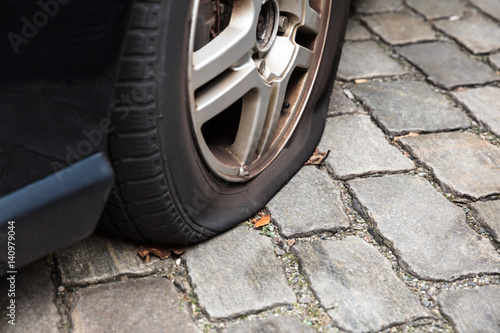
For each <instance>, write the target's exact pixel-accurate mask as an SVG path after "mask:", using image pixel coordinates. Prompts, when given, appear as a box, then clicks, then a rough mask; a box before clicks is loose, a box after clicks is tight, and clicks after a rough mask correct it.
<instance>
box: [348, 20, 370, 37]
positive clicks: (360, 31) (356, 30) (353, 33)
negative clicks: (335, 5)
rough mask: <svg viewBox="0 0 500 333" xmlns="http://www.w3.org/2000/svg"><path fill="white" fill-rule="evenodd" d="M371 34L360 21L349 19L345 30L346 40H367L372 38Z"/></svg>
mask: <svg viewBox="0 0 500 333" xmlns="http://www.w3.org/2000/svg"><path fill="white" fill-rule="evenodd" d="M370 38H371V35H370V33H369V32H368V30H366V28H365V27H363V26H362V25H361V24H360V23H359V22H358V21H355V20H353V19H349V21H347V29H346V32H345V40H366V39H370Z"/></svg>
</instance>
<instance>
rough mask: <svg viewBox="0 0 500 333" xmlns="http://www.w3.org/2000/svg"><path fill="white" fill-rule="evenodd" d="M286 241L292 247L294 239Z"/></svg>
mask: <svg viewBox="0 0 500 333" xmlns="http://www.w3.org/2000/svg"><path fill="white" fill-rule="evenodd" d="M286 243H287V244H288V246H290V247H292V246H294V245H295V239H289V240H288V242H286Z"/></svg>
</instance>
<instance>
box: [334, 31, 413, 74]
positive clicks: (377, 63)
mask: <svg viewBox="0 0 500 333" xmlns="http://www.w3.org/2000/svg"><path fill="white" fill-rule="evenodd" d="M406 73H407V70H405V69H404V68H403V67H402V66H401V65H400V64H398V63H397V62H396V61H394V60H393V59H391V58H390V57H389V56H388V55H387V54H386V53H384V51H382V49H381V48H379V47H378V45H377V43H376V42H374V41H365V42H347V43H345V44H344V49H343V51H342V58H341V59H340V65H339V70H338V73H337V76H338V77H339V78H341V79H343V80H354V79H361V78H372V77H380V76H394V75H403V74H406Z"/></svg>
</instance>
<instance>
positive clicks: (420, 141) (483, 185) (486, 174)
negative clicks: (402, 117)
mask: <svg viewBox="0 0 500 333" xmlns="http://www.w3.org/2000/svg"><path fill="white" fill-rule="evenodd" d="M400 142H401V143H403V144H404V145H405V146H407V147H408V148H409V149H410V150H411V151H412V152H413V154H414V155H415V156H416V157H417V158H418V159H419V160H421V161H422V162H423V163H425V164H426V165H428V166H429V167H430V168H431V169H432V171H433V173H434V175H435V177H436V178H437V180H438V181H439V183H440V184H441V186H442V187H443V188H444V189H445V190H446V191H450V192H452V193H455V194H457V195H459V196H468V197H471V198H473V199H479V198H482V197H487V196H489V195H493V194H498V193H500V148H498V147H496V146H494V145H492V144H490V143H489V142H487V141H485V140H482V139H480V138H479V137H478V136H476V135H474V134H472V133H460V132H452V133H437V134H428V135H421V136H416V137H406V138H402V139H401V140H400Z"/></svg>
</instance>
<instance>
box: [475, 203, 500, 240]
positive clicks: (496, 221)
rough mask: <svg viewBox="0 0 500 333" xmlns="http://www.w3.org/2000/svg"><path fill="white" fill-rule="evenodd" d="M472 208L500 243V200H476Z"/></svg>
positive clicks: (478, 218)
mask: <svg viewBox="0 0 500 333" xmlns="http://www.w3.org/2000/svg"><path fill="white" fill-rule="evenodd" d="M471 210H472V213H473V214H474V216H475V217H476V219H477V220H478V221H479V223H481V225H482V226H483V227H484V229H486V230H488V232H489V233H490V235H491V236H492V237H493V239H494V240H495V241H497V242H498V243H500V200H495V201H483V202H475V203H473V204H472V205H471Z"/></svg>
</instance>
